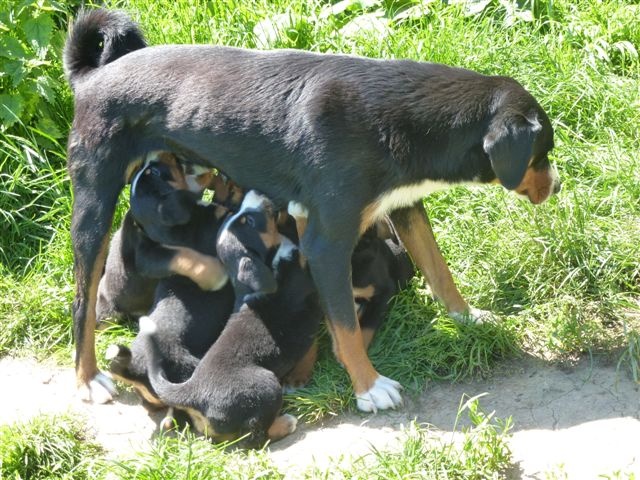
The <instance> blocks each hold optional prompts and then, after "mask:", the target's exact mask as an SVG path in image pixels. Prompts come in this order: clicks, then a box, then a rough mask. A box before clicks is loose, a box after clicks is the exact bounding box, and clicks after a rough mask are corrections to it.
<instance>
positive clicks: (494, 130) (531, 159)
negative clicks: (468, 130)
mask: <svg viewBox="0 0 640 480" xmlns="http://www.w3.org/2000/svg"><path fill="white" fill-rule="evenodd" d="M514 83H515V82H514ZM506 85H507V86H506V87H505V89H504V90H503V91H501V92H500V93H499V94H498V95H497V96H496V99H495V101H494V107H493V112H492V113H493V117H492V119H491V122H490V123H489V128H488V131H487V133H486V135H485V136H484V139H483V148H484V151H485V153H486V154H487V155H488V157H489V160H490V162H491V167H492V169H493V172H494V173H495V175H496V178H497V181H498V182H500V183H501V184H502V185H503V186H504V187H505V188H507V189H509V190H513V191H515V192H516V193H518V194H520V195H525V196H527V197H528V198H529V200H530V201H531V202H532V203H536V204H537V203H542V202H544V201H545V200H546V199H548V198H549V197H550V196H551V195H552V194H554V193H557V192H558V191H559V190H560V179H559V177H558V173H557V170H556V169H555V167H554V166H553V165H551V163H550V162H549V157H548V154H549V152H550V151H551V149H552V148H553V127H552V126H551V122H550V121H549V118H548V117H547V114H546V113H545V112H544V110H543V109H542V108H541V107H540V105H538V103H537V102H536V101H535V99H534V98H533V97H532V96H531V95H529V94H528V93H527V92H526V91H525V90H524V89H523V88H522V87H521V86H520V85H519V84H517V83H515V84H511V83H507V84H506Z"/></svg>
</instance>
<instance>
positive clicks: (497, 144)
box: [483, 112, 542, 190]
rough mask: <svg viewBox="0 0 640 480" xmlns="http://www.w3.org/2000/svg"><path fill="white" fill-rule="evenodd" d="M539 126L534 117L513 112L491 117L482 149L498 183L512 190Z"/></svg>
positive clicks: (523, 170) (518, 181)
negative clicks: (492, 118)
mask: <svg viewBox="0 0 640 480" xmlns="http://www.w3.org/2000/svg"><path fill="white" fill-rule="evenodd" d="M541 129H542V126H541V125H540V122H538V120H537V119H533V120H530V119H528V118H527V117H525V116H524V115H522V114H520V113H516V112H512V113H510V114H507V115H503V116H501V118H496V119H494V121H493V122H491V125H490V126H489V132H488V133H487V134H486V135H485V137H484V145H483V146H484V151H485V152H486V153H487V155H489V159H490V160H491V166H492V167H493V171H494V172H495V174H496V176H497V177H498V180H500V183H501V184H502V185H503V186H504V187H505V188H506V189H508V190H513V189H514V188H516V187H517V186H518V185H520V182H522V179H523V178H524V174H525V172H526V170H527V167H528V166H529V159H530V158H531V153H532V150H533V142H534V140H535V138H536V135H537V134H538V132H539V131H540V130H541Z"/></svg>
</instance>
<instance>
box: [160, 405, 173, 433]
mask: <svg viewBox="0 0 640 480" xmlns="http://www.w3.org/2000/svg"><path fill="white" fill-rule="evenodd" d="M174 422H175V413H174V411H173V407H169V408H168V409H167V414H166V415H165V416H164V418H163V419H162V420H160V425H159V426H160V430H162V431H163V432H168V431H169V430H171V429H172V428H173V427H174Z"/></svg>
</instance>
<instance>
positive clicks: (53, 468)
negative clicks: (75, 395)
mask: <svg viewBox="0 0 640 480" xmlns="http://www.w3.org/2000/svg"><path fill="white" fill-rule="evenodd" d="M101 452H102V450H101V448H100V447H99V446H98V445H97V444H95V443H94V442H93V440H92V439H91V438H90V437H89V436H88V435H87V433H86V431H85V428H84V426H83V425H82V424H80V423H79V422H78V420H77V419H75V418H72V417H71V416H64V415H62V416H60V415H58V416H41V417H36V418H35V419H33V420H31V421H29V422H27V423H21V424H15V425H9V426H7V425H3V426H0V478H11V479H15V480H40V479H42V480H44V479H52V478H59V479H65V480H84V479H89V478H93V477H92V476H91V475H90V474H89V470H88V463H89V462H90V461H91V460H92V459H94V458H95V457H97V456H98V455H99V454H100V453H101Z"/></svg>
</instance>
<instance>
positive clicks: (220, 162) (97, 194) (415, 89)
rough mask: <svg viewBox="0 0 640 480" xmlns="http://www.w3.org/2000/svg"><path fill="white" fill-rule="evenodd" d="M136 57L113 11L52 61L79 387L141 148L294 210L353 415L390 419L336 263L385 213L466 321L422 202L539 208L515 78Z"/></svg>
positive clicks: (407, 65) (525, 100)
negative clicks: (478, 201) (166, 153)
mask: <svg viewBox="0 0 640 480" xmlns="http://www.w3.org/2000/svg"><path fill="white" fill-rule="evenodd" d="M143 47H145V42H144V39H143V37H142V35H141V34H140V32H139V30H138V28H137V27H136V25H135V24H134V23H132V22H131V21H130V20H129V18H128V17H127V16H126V15H124V14H121V13H116V12H108V11H104V10H97V11H92V12H88V13H85V14H83V15H81V16H80V17H79V18H78V20H77V21H76V22H75V24H74V27H73V30H72V32H71V34H70V37H69V39H68V42H67V45H66V48H65V69H66V74H67V77H68V79H69V82H70V83H71V86H72V88H73V91H74V94H75V102H76V103H75V117H74V121H73V126H72V130H71V133H70V136H69V144H68V169H69V174H70V176H71V181H72V184H73V193H74V205H73V214H72V225H71V235H72V241H73V248H74V254H75V263H74V271H75V279H76V296H75V301H74V305H73V317H74V333H75V339H76V351H77V364H76V372H77V378H78V381H79V383H80V384H81V385H89V384H90V382H91V380H92V378H94V377H95V376H96V374H97V373H98V370H97V367H96V362H95V352H94V348H95V347H94V323H95V322H94V318H93V316H94V312H95V301H96V286H97V284H98V280H99V278H100V273H101V271H102V266H103V264H104V257H105V252H106V250H107V237H108V233H109V228H110V225H111V221H112V217H113V212H114V209H115V204H116V201H117V198H118V194H119V192H120V191H121V190H122V188H123V186H124V185H125V183H126V182H128V181H129V179H130V178H131V176H132V174H133V172H134V171H135V169H136V168H137V167H138V166H139V165H140V163H141V161H142V160H141V159H142V158H143V157H144V156H145V154H146V152H149V151H152V150H166V149H168V150H171V151H173V152H175V153H178V154H182V156H183V157H185V158H190V159H194V162H195V163H200V164H202V165H208V166H215V167H217V168H218V169H220V170H221V171H222V172H224V174H226V176H228V177H229V178H232V179H233V180H234V181H235V182H236V183H238V184H239V185H240V186H241V187H243V188H255V189H258V190H260V191H262V192H264V193H265V194H266V195H267V196H269V197H270V198H272V199H274V200H275V201H276V203H278V206H280V205H282V206H284V205H285V204H286V203H288V202H290V201H295V202H297V203H299V204H301V205H303V206H304V207H305V208H306V210H307V211H308V225H307V228H306V230H305V235H304V237H303V238H302V240H301V249H302V252H303V253H304V255H305V256H306V257H307V259H308V261H309V265H310V268H311V272H312V275H313V278H314V281H315V283H316V285H317V287H318V292H319V296H320V300H321V303H322V306H323V308H324V309H325V312H326V314H327V317H328V321H329V326H330V331H331V333H332V336H333V342H334V351H335V353H336V355H337V357H338V359H339V360H340V361H341V362H342V364H343V365H344V366H345V368H346V369H347V371H348V373H349V375H350V377H351V380H352V383H353V387H354V391H355V393H356V396H357V399H358V407H359V408H360V409H361V410H365V411H371V410H376V409H381V408H391V407H395V406H396V405H399V404H400V403H401V400H402V399H401V396H400V394H399V389H400V385H399V384H398V383H397V382H395V381H393V380H390V379H388V378H386V377H383V376H381V375H379V374H378V373H377V372H376V370H375V369H374V368H373V366H372V364H371V361H370V360H369V358H368V356H367V353H366V351H365V349H364V346H363V341H362V335H361V331H360V328H359V325H358V322H357V320H356V314H355V310H354V305H353V298H352V295H351V284H350V274H349V273H350V265H349V263H350V258H351V253H352V251H353V247H354V245H355V243H356V241H357V239H358V236H359V234H360V233H362V232H363V231H365V230H366V228H367V227H368V226H369V225H370V224H371V223H372V222H373V221H374V220H376V219H377V218H380V217H381V216H382V215H384V214H385V213H389V214H390V216H391V219H392V221H393V223H394V226H395V228H396V230H397V232H398V234H399V236H400V238H401V240H402V242H403V243H404V245H405V246H406V248H407V250H408V251H409V253H410V254H411V256H412V258H413V260H414V261H415V262H416V264H417V266H418V267H419V268H420V270H421V271H422V273H423V274H424V275H425V278H426V279H427V280H428V282H429V283H430V284H431V288H432V290H433V292H434V294H435V295H436V296H437V297H438V298H440V300H441V301H442V302H444V304H445V306H446V308H447V309H448V311H449V312H450V313H451V314H452V315H464V314H467V313H469V312H470V308H469V306H468V305H467V303H466V302H465V301H464V299H463V298H462V296H461V295H460V293H459V292H458V290H457V288H456V287H455V284H454V283H453V280H452V277H451V273H450V272H449V269H448V267H447V265H446V263H445V261H444V259H443V258H442V255H441V254H440V253H439V251H438V248H437V245H436V243H435V240H434V238H433V234H432V232H431V229H430V226H429V222H428V219H427V217H426V215H425V212H424V209H423V208H422V204H421V199H422V198H423V196H424V195H425V194H427V193H428V192H430V191H433V190H435V189H439V188H443V187H446V186H448V185H455V184H464V183H500V184H502V185H503V186H504V187H506V188H507V189H509V190H514V191H516V192H517V193H520V194H523V195H526V196H527V197H528V198H529V200H530V201H531V202H533V203H540V202H542V201H544V200H545V199H546V198H548V197H549V196H550V195H551V194H552V193H553V192H555V191H557V189H558V188H559V182H558V180H557V175H556V174H555V171H554V170H553V169H552V167H551V166H550V164H549V160H548V158H547V153H548V152H549V150H551V148H552V147H553V129H552V127H551V123H550V121H549V119H548V117H547V115H546V114H545V112H544V111H543V110H542V108H541V107H540V106H539V105H538V103H537V102H536V100H535V99H534V98H533V97H532V96H531V95H530V94H529V93H528V92H527V91H526V90H525V89H524V88H523V87H522V86H521V85H520V84H519V83H518V82H516V81H515V80H513V79H510V78H506V77H496V76H485V75H480V74H478V73H475V72H472V71H469V70H465V69H460V68H452V67H448V66H445V65H438V64H433V63H423V62H415V61H408V60H373V59H367V58H359V57H355V56H348V55H328V54H325V55H323V54H315V53H308V52H301V51H293V50H282V51H270V52H261V51H250V50H243V49H238V48H228V47H218V46H204V45H199V46H188V45H179V46H178V45H165V46H157V47H147V48H143ZM472 313H473V312H472ZM89 393H90V391H89Z"/></svg>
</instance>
